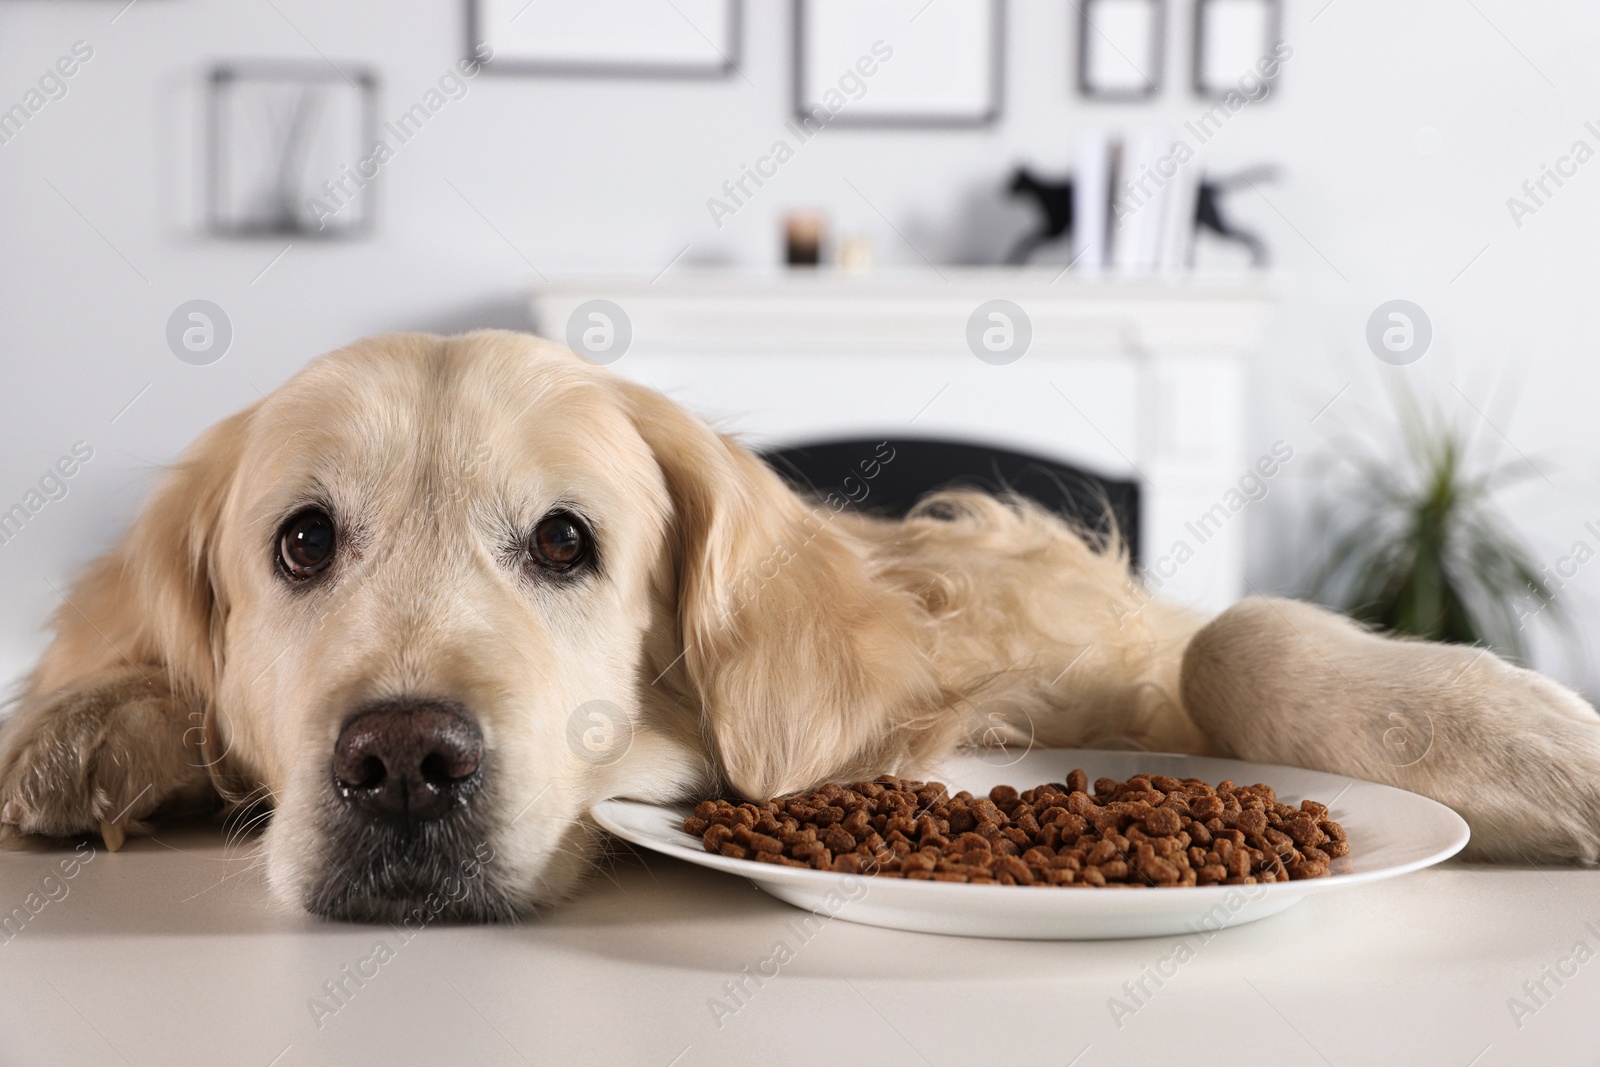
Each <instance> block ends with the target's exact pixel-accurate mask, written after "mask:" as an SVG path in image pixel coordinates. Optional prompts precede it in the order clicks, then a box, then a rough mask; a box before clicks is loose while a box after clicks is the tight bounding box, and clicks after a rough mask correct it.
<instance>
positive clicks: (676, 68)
mask: <svg viewBox="0 0 1600 1067" xmlns="http://www.w3.org/2000/svg"><path fill="white" fill-rule="evenodd" d="M741 13H742V9H741V0H670V2H666V0H534V2H531V3H530V2H529V0H467V43H468V47H469V49H475V48H478V47H479V46H480V45H482V46H486V51H487V52H488V54H489V55H491V56H492V58H491V59H490V60H489V61H487V62H486V63H485V64H484V69H485V70H488V71H490V72H493V73H510V74H554V75H580V76H582V75H592V76H597V77H658V78H719V77H725V76H727V75H729V74H731V73H732V72H733V71H734V70H735V69H736V68H737V67H738V63H739V44H740V16H741Z"/></svg>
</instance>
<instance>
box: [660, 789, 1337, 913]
mask: <svg viewBox="0 0 1600 1067" xmlns="http://www.w3.org/2000/svg"><path fill="white" fill-rule="evenodd" d="M683 828H684V830H685V831H686V832H688V833H691V834H694V835H695V836H697V837H699V838H700V839H701V840H702V841H703V842H704V844H705V848H706V851H707V852H713V853H717V854H720V855H723V856H731V857H733V858H735V859H751V860H758V861H760V862H762V863H776V864H782V865H784V866H787V867H807V868H810V869H812V870H819V871H840V872H845V873H849V874H872V875H877V876H878V877H881V878H913V879H922V880H930V881H937V882H972V883H979V884H988V885H995V884H998V885H1036V886H1095V887H1102V886H1120V887H1140V886H1186V885H1255V884H1259V883H1263V882H1284V881H1293V880H1298V879H1302V878H1320V877H1322V876H1323V875H1326V874H1327V873H1328V866H1329V864H1330V863H1331V862H1332V861H1333V860H1334V859H1336V858H1338V857H1340V856H1343V855H1345V854H1347V853H1348V852H1349V850H1350V848H1349V844H1348V843H1347V841H1346V839H1345V832H1344V829H1343V827H1341V826H1340V825H1339V824H1338V823H1336V822H1334V821H1333V820H1332V819H1330V818H1329V817H1328V809H1327V807H1326V806H1325V805H1322V804H1319V803H1317V802H1316V801H1314V800H1302V801H1301V802H1300V806H1299V807H1298V808H1295V807H1291V806H1289V805H1288V804H1280V803H1279V802H1278V798H1277V795H1276V794H1275V793H1274V792H1273V791H1272V789H1271V788H1270V787H1269V786H1265V785H1246V786H1241V785H1236V784H1234V783H1233V782H1231V781H1224V782H1222V783H1221V784H1219V785H1217V786H1216V787H1215V788H1213V787H1211V786H1210V785H1207V784H1206V783H1205V782H1202V781H1200V780H1199V779H1197V778H1183V779H1178V778H1172V777H1169V776H1167V775H1164V774H1141V775H1135V776H1134V777H1132V778H1129V779H1128V780H1127V781H1125V782H1119V781H1116V780H1114V779H1111V778H1101V779H1098V780H1097V781H1096V782H1095V783H1094V791H1093V793H1090V792H1089V790H1088V779H1087V777H1086V775H1085V774H1084V772H1083V771H1081V770H1075V771H1073V772H1072V773H1071V774H1069V775H1067V780H1066V781H1065V782H1048V783H1046V784H1044V785H1040V786H1036V787H1034V788H1033V789H1028V790H1025V791H1023V792H1020V793H1019V792H1018V791H1017V790H1016V789H1013V788H1012V787H1011V786H1007V785H1000V786H995V787H994V788H993V789H991V790H989V795H988V796H987V797H974V796H973V795H972V794H971V793H969V792H966V791H962V792H959V793H957V794H955V795H954V796H951V795H949V793H948V792H947V791H946V789H945V787H944V785H943V784H941V783H939V782H912V781H904V780H902V779H899V778H895V777H890V776H884V777H880V778H877V779H874V780H873V781H870V782H851V783H850V784H848V785H836V784H832V783H830V784H828V785H824V786H822V787H821V788H820V789H815V790H812V791H810V792H807V793H797V794H794V795H792V796H787V797H780V798H778V799H776V800H772V801H768V802H767V803H765V804H734V803H731V802H729V801H726V800H707V801H705V802H703V803H701V804H700V805H699V806H698V807H696V808H695V810H694V814H693V815H691V816H689V817H688V818H686V819H685V820H684V822H683Z"/></svg>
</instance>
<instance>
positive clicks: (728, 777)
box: [0, 331, 1600, 920]
mask: <svg viewBox="0 0 1600 1067" xmlns="http://www.w3.org/2000/svg"><path fill="white" fill-rule="evenodd" d="M889 458H891V457H888V456H883V455H880V456H875V457H863V458H862V470H863V471H864V472H866V474H867V475H868V476H870V475H871V470H870V468H869V464H873V463H879V462H884V461H887V460H888V459H889ZM1091 540H1092V539H1086V538H1085V537H1083V536H1080V535H1079V533H1078V532H1076V531H1075V530H1074V529H1073V528H1071V527H1069V526H1068V525H1067V524H1066V523H1065V522H1063V521H1061V520H1059V519H1057V518H1055V517H1053V516H1052V515H1050V514H1048V513H1046V512H1045V511H1044V510H1043V509H1041V508H1039V507H1037V506H1034V505H1030V504H1028V503H1025V502H1022V501H1020V500H1002V499H994V498H991V497H986V496H983V495H981V494H977V493H970V492H952V493H942V494H938V495H936V496H934V497H932V498H930V500H929V501H927V502H925V503H924V504H923V505H922V506H920V507H919V508H918V509H917V510H915V511H913V512H912V513H911V515H910V516H909V517H907V518H905V519H904V520H889V519H883V518H876V517H871V516H867V515H863V514H857V513H854V512H851V511H848V510H843V509H842V508H841V507H839V501H838V500H837V499H836V498H828V499H821V500H818V499H808V498H806V497H804V496H803V495H799V494H796V493H795V492H794V491H792V490H791V489H790V488H789V487H788V486H787V485H786V484H785V483H784V482H783V481H782V480H781V479H780V478H779V477H778V476H777V475H776V474H774V473H773V472H772V470H770V469H769V468H768V467H767V466H766V465H765V464H764V463H763V462H762V461H761V460H760V459H759V458H757V457H756V456H754V455H753V454H752V453H750V452H749V451H747V450H746V449H745V448H743V447H742V446H741V445H739V444H738V443H737V442H736V441H733V440H731V439H729V438H728V437H725V436H722V435H719V434H718V433H716V432H714V431H713V430H711V429H710V428H708V427H707V426H706V425H705V424H703V423H702V422H700V421H698V420H696V419H695V418H694V417H692V416H691V415H689V414H688V413H686V412H685V411H683V410H682V409H681V408H679V407H678V406H677V405H675V404H674V403H672V402H670V401H669V400H667V399H666V398H664V397H663V396H661V395H660V394H658V393H656V392H653V391H652V390H650V389H647V388H644V387H642V386H640V385H637V384H633V383H631V382H629V381H627V380H626V379H624V378H622V377H619V376H617V375H615V374H613V373H611V372H609V371H607V370H605V369H604V368H601V367H597V366H592V365H590V364H588V363H586V362H584V361H583V360H581V359H579V358H578V357H577V356H574V355H573V354H572V353H570V352H569V351H567V350H566V349H564V348H562V347H560V346H558V345H555V344H551V343H548V342H545V341H540V340H537V339H535V338H533V337H530V336H525V335H521V334H515V333H509V332H497V331H483V332H477V333H472V334H467V335H465V336H461V337H454V338H438V337H432V336H423V335H411V334H408V335H395V336H383V337H377V338H373V339H370V340H367V341H363V342H361V343H359V344H356V345H353V346H351V347H349V348H345V349H342V350H340V351H337V352H333V353H331V354H329V355H327V356H324V357H323V358H321V359H319V360H316V361H315V362H313V363H312V364H311V365H310V366H308V367H307V368H306V369H305V370H303V371H302V372H301V373H299V374H298V375H296V376H295V377H294V378H292V379H291V380H290V381H289V382H288V383H287V384H285V385H284V386H283V387H281V388H280V389H278V390H277V391H276V392H274V393H273V394H272V395H270V396H268V397H266V398H264V399H263V400H261V401H260V402H259V403H256V404H253V405H252V406H250V407H249V408H247V409H245V410H244V411H241V412H239V413H238V414H236V415H234V416H232V417H231V418H228V419H225V420H224V421H222V422H221V423H218V424H217V425H216V426H214V427H212V428H211V429H210V430H208V431H207V432H206V433H205V434H204V435H203V436H202V437H201V438H200V439H199V441H197V442H196V443H195V444H194V445H193V447H192V448H191V449H190V450H189V451H188V453H187V454H186V455H185V457H184V458H183V459H182V461H181V462H180V463H179V464H178V465H177V466H176V468H175V469H174V470H173V471H171V472H170V474H168V475H167V476H166V479H165V481H164V482H163V483H162V484H161V485H160V487H159V488H158V489H157V490H156V491H155V493H154V495H153V496H152V497H151V499H150V500H149V502H148V504H147V505H146V506H145V507H144V509H143V511H142V512H141V514H140V515H139V516H138V518H137V519H136V521H135V522H134V523H133V525H132V528H131V529H130V530H129V531H128V532H127V533H126V535H125V536H124V537H123V538H122V540H121V541H120V543H119V544H118V545H117V546H116V547H115V548H114V549H113V550H112V551H111V552H110V553H109V554H108V555H106V556H105V557H104V558H102V559H100V560H98V561H97V562H95V563H94V564H93V565H91V566H90V567H89V568H88V570H87V572H86V573H85V574H84V575H83V576H82V577H81V578H80V579H79V580H78V581H77V583H76V584H75V585H74V586H73V587H72V591H71V593H70V595H69V596H68V597H67V599H66V601H65V603H64V604H63V606H62V607H61V609H60V610H59V612H58V613H57V615H56V616H55V619H54V627H55V633H56V637H55V641H54V643H53V644H52V645H51V647H50V649H49V651H48V652H47V653H46V654H45V656H44V658H43V660H42V661H41V662H40V663H39V665H38V667H37V668H36V670H35V671H34V672H33V673H32V675H31V677H30V679H29V681H28V682H27V684H26V688H25V690H24V691H23V692H22V693H21V695H20V697H19V698H18V701H17V704H16V707H15V709H14V712H13V714H12V716H11V718H10V720H9V721H8V722H7V723H6V724H5V726H4V728H3V730H0V824H3V825H4V828H5V832H6V833H7V835H15V834H53V835H76V834H83V833H99V834H101V835H102V836H103V837H104V839H105V842H106V844H107V845H109V846H110V847H112V848H115V847H117V846H118V845H119V844H120V843H121V842H122V839H123V836H124V834H126V833H140V832H145V831H147V829H148V827H149V825H150V823H151V821H152V820H153V819H154V818H155V817H156V816H157V815H158V813H160V812H162V811H164V810H171V809H172V808H174V807H178V806H181V805H183V804H186V803H190V802H192V801H194V800H197V799H202V798H206V797H211V798H212V799H213V800H214V799H216V798H217V797H220V798H221V799H222V800H224V801H228V802H231V803H233V804H234V805H247V806H248V805H253V804H264V805H269V806H270V810H271V818H270V823H269V825H268V827H267V829H266V831H265V833H264V834H263V835H262V837H261V842H260V848H261V850H262V853H263V856H264V861H265V871H266V877H267V880H268V883H269V885H270V886H271V887H272V890H273V892H274V894H275V895H276V897H277V898H278V899H280V900H282V901H284V902H287V903H289V904H292V905H295V906H300V907H304V908H307V909H309V910H310V911H312V912H314V913H317V914H320V915H325V916H330V917H340V918H350V919H362V920H381V919H388V920H394V919H398V918H401V917H403V916H406V915H409V914H413V913H415V912H416V909H418V908H419V907H422V906H424V905H425V906H427V907H428V908H429V909H430V910H431V911H432V912H433V913H435V914H444V915H447V916H449V917H452V918H458V919H478V920H485V919H503V918H510V917H514V916H517V915H519V914H523V913H525V912H527V911H528V910H529V909H530V908H532V907H534V906H536V905H538V904H541V903H543V902H549V901H554V900H558V899H560V898H561V897H563V896H564V895H567V894H569V893H570V892H571V891H572V890H573V889H574V888H575V887H576V886H577V885H578V884H579V882H580V881H581V880H582V878H583V876H584V874H585V872H586V871H587V870H588V869H589V868H590V867H591V866H592V863H593V858H594V856H595V855H596V853H597V851H598V848H599V845H600V834H599V832H598V831H597V830H596V829H595V828H594V826H593V824H592V823H589V822H588V821H587V820H586V812H587V810H588V808H589V806H590V805H591V804H592V803H594V802H595V801H597V800H599V799H601V798H604V797H609V796H631V797H637V798H642V799H648V800H654V801H676V800H682V799H685V798H698V797H702V796H705V795H708V794H710V793H712V792H715V791H717V790H724V789H725V790H731V791H732V792H735V793H738V794H741V795H743V796H746V797H752V798H765V797H771V796H774V795H776V794H781V793H784V792H787V791H790V790H796V789H801V788H804V787H808V786H811V785H814V784H817V783H820V782H822V781H825V780H829V779H839V778H845V777H850V776H864V775H872V774H877V773H882V772H896V773H904V774H918V773H923V772H926V771H927V770H928V768H929V767H930V766H931V765H933V764H934V763H936V762H937V761H938V760H939V759H940V758H941V757H942V756H944V755H946V754H947V753H949V752H950V751H951V750H953V749H954V748H956V747H957V746H960V745H962V744H963V743H970V742H972V741H974V740H975V739H977V738H978V737H979V736H980V735H983V734H986V733H987V734H990V735H991V736H992V735H993V733H994V732H995V731H996V729H997V728H1003V729H1004V730H1007V731H1010V732H1012V733H1013V734H1014V735H1015V736H1016V737H1017V738H1018V739H1020V740H1024V741H1030V742H1031V743H1034V744H1040V745H1052V746H1054V745H1075V746H1096V745H1098V746H1101V747H1112V746H1119V747H1128V746H1132V747H1140V748H1145V749H1151V750H1165V751H1178V752H1190V753H1212V754H1221V755H1228V756H1236V757H1240V758H1243V759H1249V760H1259V761H1265V762H1272V763H1286V764H1294V765H1298V766H1303V767H1309V768H1316V769H1319V770H1327V771H1334V772H1339V773H1342V774H1347V775H1354V776H1357V777H1360V778H1367V779H1372V780H1375V781H1380V782H1387V783H1390V784H1392V785H1397V786H1401V787H1404V788H1407V789H1412V790H1416V791H1418V792H1421V793H1425V794H1427V795H1429V796H1432V797H1435V798H1437V799H1439V800H1441V801H1443V802H1445V803H1446V804H1449V805H1451V806H1452V807H1454V808H1455V809H1456V810H1457V811H1459V812H1460V813H1461V814H1462V815H1463V816H1465V817H1466V819H1467V820H1468V821H1469V822H1470V823H1471V825H1472V830H1473V839H1472V841H1473V843H1472V845H1471V854H1472V855H1474V856H1476V857H1478V858H1482V859H1498V860H1509V861H1521V860H1529V861H1538V862H1545V861H1558V860H1565V861H1573V860H1576V861H1581V862H1584V863H1593V862H1595V860H1596V858H1597V850H1600V822H1597V816H1600V784H1597V783H1600V720H1597V719H1596V715H1595V712H1594V709H1593V708H1591V707H1590V706H1589V705H1588V704H1587V703H1585V702H1584V701H1583V700H1581V699H1580V698H1579V697H1578V696H1577V695H1575V694H1574V693H1572V692H1570V691H1568V690H1567V689H1564V688H1563V687H1561V686H1560V685H1557V684H1555V683H1554V682H1551V681H1549V680H1547V679H1545V678H1542V677H1540V676H1539V675H1537V674H1533V673H1531V672H1529V671H1526V670H1522V669H1520V668H1517V667H1515V666H1512V665H1510V664H1508V663H1505V662H1503V661H1501V660H1500V659H1498V658H1496V657H1495V656H1494V655H1492V654H1489V653H1488V652H1486V651H1484V650H1481V649H1476V648H1465V647H1454V646H1444V645H1434V644H1427V643H1423V642H1417V641H1406V640H1393V639H1389V638H1385V637H1382V636H1379V635H1377V634H1374V633H1371V632H1368V631H1367V630H1365V629H1363V628H1361V627H1359V626H1357V625H1355V624H1353V623H1351V622H1349V621H1347V620H1345V619H1344V618H1342V617H1340V616H1337V615H1335V614H1332V613H1330V612H1327V611H1324V610H1322V609H1319V608H1316V607H1312V606H1309V605H1305V604H1300V603H1295V602H1291V601H1281V600H1267V599H1252V600H1246V601H1244V602H1242V603H1240V604H1239V605H1237V606H1236V607H1234V608H1232V609H1231V610H1228V611H1226V612H1223V613H1222V614H1221V615H1220V616H1217V617H1215V618H1211V619H1206V618H1201V617H1199V616H1198V615H1195V614H1192V613H1190V612H1188V611H1185V610H1181V609H1179V608H1176V607H1172V606H1168V605H1166V604H1163V603H1161V602H1160V601H1158V600H1156V599H1154V598H1152V597H1151V596H1150V595H1148V594H1147V593H1146V592H1145V590H1144V589H1143V588H1142V587H1141V585H1140V584H1139V582H1138V580H1137V578H1136V577H1135V576H1133V574H1132V573H1131V572H1130V569H1129V566H1128V562H1127V559H1126V557H1125V555H1124V554H1122V553H1121V552H1120V551H1118V550H1117V548H1116V546H1115V545H1114V544H1111V545H1104V544H1101V545H1096V544H1093V543H1091ZM596 708H599V709H609V713H606V714H602V713H599V712H596V711H595V710H594V709H596ZM997 724H999V726H998V727H997ZM595 730H598V731H600V733H599V734H598V735H595V736H594V737H591V733H592V731H595ZM1397 732H1398V733H1399V734H1400V736H1398V737H1397V736H1396V734H1397ZM621 736H625V737H626V740H627V743H626V745H625V746H614V747H616V751H615V752H613V753H612V756H614V758H610V757H608V758H604V759H596V758H594V754H593V752H592V751H591V749H592V748H593V747H594V746H592V745H590V744H589V742H590V741H592V740H594V739H595V737H598V738H599V740H600V741H601V742H602V743H603V744H602V748H603V747H604V745H606V744H612V743H613V742H614V741H615V740H616V738H617V737H621ZM575 738H576V739H581V742H582V743H578V742H577V741H575ZM1407 743H1409V744H1410V745H1411V747H1410V748H1409V749H1406V748H1404V745H1405V744H1407ZM1397 744H1398V745H1399V746H1400V747H1398V748H1397ZM1397 751H1401V752H1404V753H1405V754H1404V755H1403V757H1397V756H1396V752H1397Z"/></svg>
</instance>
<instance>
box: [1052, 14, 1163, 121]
mask: <svg viewBox="0 0 1600 1067" xmlns="http://www.w3.org/2000/svg"><path fill="white" fill-rule="evenodd" d="M1073 6H1074V7H1076V8H1077V11H1078V92H1079V93H1080V94H1082V95H1083V96H1086V97H1089V98H1091V99H1094V100H1125V101H1139V100H1148V99H1150V98H1151V97H1153V96H1155V95H1156V94H1157V93H1159V92H1160V91H1161V84H1162V68H1163V67H1164V66H1165V62H1166V37H1167V7H1166V0H1080V2H1078V3H1076V4H1074V5H1073Z"/></svg>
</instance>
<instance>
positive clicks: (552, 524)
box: [528, 511, 589, 571]
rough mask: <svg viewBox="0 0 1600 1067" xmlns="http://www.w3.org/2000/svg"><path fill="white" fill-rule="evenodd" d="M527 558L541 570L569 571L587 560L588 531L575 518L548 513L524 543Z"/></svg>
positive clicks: (561, 513)
mask: <svg viewBox="0 0 1600 1067" xmlns="http://www.w3.org/2000/svg"><path fill="white" fill-rule="evenodd" d="M528 556H529V558H531V559H532V560H533V562H535V563H537V564H539V566H541V567H547V568H549V569H550V570H555V571H570V570H572V568H574V567H576V566H578V565H579V564H581V563H583V562H584V561H585V560H586V559H588V557H589V531H588V530H587V529H585V528H584V525H583V523H582V522H581V521H580V520H579V519H578V518H577V516H575V515H571V514H569V513H567V512H565V511H556V512H552V513H551V514H549V515H546V516H545V517H544V518H543V519H540V520H539V525H538V526H536V527H534V530H533V536H532V537H530V538H529V539H528Z"/></svg>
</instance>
